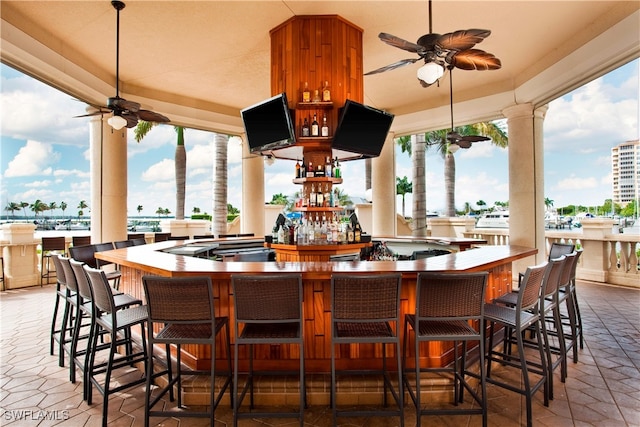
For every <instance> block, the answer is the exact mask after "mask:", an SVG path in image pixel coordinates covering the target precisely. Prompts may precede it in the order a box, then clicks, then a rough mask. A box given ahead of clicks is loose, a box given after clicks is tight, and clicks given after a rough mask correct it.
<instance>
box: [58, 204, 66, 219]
mask: <svg viewBox="0 0 640 427" xmlns="http://www.w3.org/2000/svg"><path fill="white" fill-rule="evenodd" d="M60 210H61V211H62V216H63V217H64V211H66V210H67V202H60Z"/></svg>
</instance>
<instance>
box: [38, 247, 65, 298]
mask: <svg viewBox="0 0 640 427" xmlns="http://www.w3.org/2000/svg"><path fill="white" fill-rule="evenodd" d="M41 246H42V252H41V254H40V255H41V256H40V286H41V287H42V284H43V283H44V279H47V283H49V279H50V278H52V277H56V275H55V272H53V271H50V268H51V267H50V265H51V264H50V262H49V261H50V260H51V257H52V256H53V255H58V254H62V255H65V254H66V252H67V249H66V239H65V237H64V236H61V237H43V238H42V244H41Z"/></svg>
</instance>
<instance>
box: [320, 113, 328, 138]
mask: <svg viewBox="0 0 640 427" xmlns="http://www.w3.org/2000/svg"><path fill="white" fill-rule="evenodd" d="M321 135H322V136H329V125H328V124H327V115H326V114H325V115H324V117H322V129H321Z"/></svg>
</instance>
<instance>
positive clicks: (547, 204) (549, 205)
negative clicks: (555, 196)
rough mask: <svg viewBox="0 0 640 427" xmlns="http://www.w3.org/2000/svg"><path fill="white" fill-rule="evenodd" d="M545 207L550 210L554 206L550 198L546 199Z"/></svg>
mask: <svg viewBox="0 0 640 427" xmlns="http://www.w3.org/2000/svg"><path fill="white" fill-rule="evenodd" d="M544 206H545V207H546V208H547V209H549V208H550V207H551V206H553V200H551V199H550V198H548V197H545V198H544Z"/></svg>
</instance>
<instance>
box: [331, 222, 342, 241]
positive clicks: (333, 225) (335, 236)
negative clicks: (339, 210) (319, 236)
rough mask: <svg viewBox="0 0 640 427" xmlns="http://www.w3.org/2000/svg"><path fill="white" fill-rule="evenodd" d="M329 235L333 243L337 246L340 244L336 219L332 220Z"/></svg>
mask: <svg viewBox="0 0 640 427" xmlns="http://www.w3.org/2000/svg"><path fill="white" fill-rule="evenodd" d="M331 234H332V235H333V236H332V239H333V243H335V244H338V243H340V234H339V233H338V222H337V220H336V218H335V217H334V218H333V221H332V222H331Z"/></svg>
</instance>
